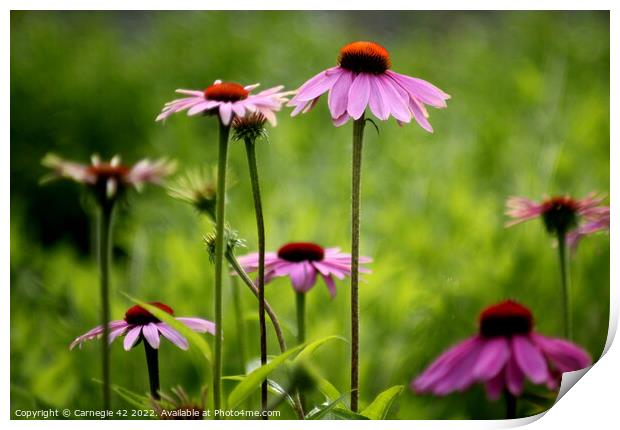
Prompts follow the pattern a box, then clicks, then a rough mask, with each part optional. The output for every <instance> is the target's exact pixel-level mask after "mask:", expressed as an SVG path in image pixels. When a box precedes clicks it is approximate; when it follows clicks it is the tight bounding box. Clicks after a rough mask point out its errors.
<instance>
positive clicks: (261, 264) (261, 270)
mask: <svg viewBox="0 0 620 430" xmlns="http://www.w3.org/2000/svg"><path fill="white" fill-rule="evenodd" d="M245 151H246V153H247V157H248V168H249V170H250V181H251V183H252V195H253V196H254V213H255V215H256V231H257V235H258V321H259V327H260V363H261V366H264V365H266V364H267V328H266V324H265V220H264V217H263V204H262V201H261V196H260V181H259V179H258V163H257V162H256V148H255V145H254V142H253V141H252V140H251V139H248V138H246V139H245ZM261 407H262V410H263V411H267V380H266V379H265V380H263V382H262V384H261ZM263 419H265V420H266V419H268V417H267V414H264V415H263Z"/></svg>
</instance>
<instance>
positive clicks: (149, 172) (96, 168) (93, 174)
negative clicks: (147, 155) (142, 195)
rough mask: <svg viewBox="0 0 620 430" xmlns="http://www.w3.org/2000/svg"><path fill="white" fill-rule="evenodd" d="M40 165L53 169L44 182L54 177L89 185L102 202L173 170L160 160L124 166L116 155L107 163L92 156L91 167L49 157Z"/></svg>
mask: <svg viewBox="0 0 620 430" xmlns="http://www.w3.org/2000/svg"><path fill="white" fill-rule="evenodd" d="M42 163H43V165H44V166H46V167H49V168H51V169H52V170H53V173H52V174H51V175H50V176H48V177H46V178H44V180H49V179H53V178H57V177H62V178H68V179H72V180H74V181H76V182H80V183H82V184H86V185H88V186H89V187H90V188H92V189H93V190H94V191H95V192H96V193H97V195H98V196H100V198H103V199H113V198H115V197H116V196H117V195H118V193H119V192H120V191H123V190H124V189H125V188H127V187H129V186H133V187H135V188H136V189H138V190H141V189H142V187H143V186H144V184H146V183H153V184H160V183H161V182H162V180H163V179H164V178H165V177H166V176H167V175H169V174H171V173H172V172H173V171H174V169H175V164H174V163H171V162H169V161H167V160H163V159H162V160H157V161H150V160H148V159H143V160H140V161H139V162H137V163H136V164H134V165H133V166H127V165H124V164H122V163H121V158H120V157H119V156H118V155H117V156H115V157H113V158H112V159H111V160H110V161H109V162H104V161H101V159H100V158H99V156H97V155H93V157H92V159H91V164H90V165H86V164H80V163H75V162H72V161H67V160H63V159H62V158H60V157H58V156H56V155H53V154H48V155H46V156H45V158H43V161H42Z"/></svg>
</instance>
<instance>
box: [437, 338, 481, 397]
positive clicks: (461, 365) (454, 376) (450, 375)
mask: <svg viewBox="0 0 620 430" xmlns="http://www.w3.org/2000/svg"><path fill="white" fill-rule="evenodd" d="M483 346H484V341H480V342H478V343H477V344H476V345H475V347H474V348H472V350H471V351H470V352H469V353H468V354H467V355H465V356H463V357H462V358H461V359H460V360H459V361H457V362H456V363H455V364H454V365H453V366H452V367H451V368H450V369H448V371H447V372H446V374H445V375H444V376H443V377H442V378H441V379H440V380H439V381H438V382H437V383H436V384H435V388H434V389H433V394H435V395H437V396H444V395H446V394H449V393H451V392H453V391H463V390H465V389H467V388H469V386H470V385H471V384H473V383H474V382H476V377H475V375H474V373H473V371H472V370H473V367H474V365H475V364H476V362H477V361H478V358H479V357H480V353H481V351H482V347H483Z"/></svg>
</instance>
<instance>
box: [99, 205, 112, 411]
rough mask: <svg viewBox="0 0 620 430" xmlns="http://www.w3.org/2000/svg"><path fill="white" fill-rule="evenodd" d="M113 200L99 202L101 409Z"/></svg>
mask: <svg viewBox="0 0 620 430" xmlns="http://www.w3.org/2000/svg"><path fill="white" fill-rule="evenodd" d="M113 212H114V201H111V200H106V201H104V202H103V203H102V204H101V213H100V216H99V280H100V284H101V326H102V327H103V332H102V336H101V365H102V380H103V409H104V410H106V411H108V410H110V408H111V395H110V348H109V345H108V337H109V334H110V327H109V325H108V324H109V323H110V261H111V260H112V240H111V236H112V233H111V232H112V217H113Z"/></svg>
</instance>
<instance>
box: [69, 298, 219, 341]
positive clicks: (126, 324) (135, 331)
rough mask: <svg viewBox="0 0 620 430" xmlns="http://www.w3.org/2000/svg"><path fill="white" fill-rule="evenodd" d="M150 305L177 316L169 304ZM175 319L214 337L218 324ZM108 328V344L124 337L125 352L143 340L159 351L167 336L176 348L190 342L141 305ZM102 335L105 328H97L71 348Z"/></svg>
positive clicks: (185, 318)
mask: <svg viewBox="0 0 620 430" xmlns="http://www.w3.org/2000/svg"><path fill="white" fill-rule="evenodd" d="M149 304H151V305H153V306H155V307H157V308H159V309H161V310H162V311H165V312H166V313H168V314H170V315H174V311H173V310H172V308H171V307H170V306H168V305H165V304H163V303H160V302H152V303H149ZM176 320H178V321H180V322H182V323H183V324H185V325H186V326H188V327H189V328H191V329H192V330H194V331H195V332H197V333H211V334H215V324H214V323H212V322H211V321H207V320H205V319H202V318H193V317H192V318H187V317H177V318H176ZM109 327H110V335H109V336H108V342H109V343H112V342H113V341H114V339H116V338H117V337H119V336H125V340H124V341H123V347H124V348H125V351H129V350H130V349H131V348H133V347H134V346H135V345H136V344H138V343H139V342H140V341H141V340H145V341H146V342H148V344H149V345H150V346H151V347H152V348H153V349H158V348H159V344H160V336H163V337H165V338H166V339H168V340H169V341H170V342H172V343H173V344H174V345H176V346H178V347H179V348H181V349H183V350H186V349H188V348H189V343H188V342H187V339H186V338H185V337H184V336H183V335H181V334H180V333H179V332H178V331H176V330H175V329H173V328H172V327H170V326H169V325H168V324H166V323H165V322H162V321H160V320H159V319H157V318H156V317H155V316H154V315H153V314H151V313H150V312H149V311H147V310H146V309H144V308H142V307H140V306H139V305H135V306H132V307H131V308H129V309H128V310H127V312H126V313H125V318H124V319H122V320H117V321H110V323H109ZM102 333H103V327H102V326H97V327H95V328H94V329H92V330H90V331H88V332H87V333H85V334H83V335H82V336H79V337H78V338H76V339H75V340H74V341H73V342H71V345H70V346H69V349H73V348H75V347H76V346H79V347H81V346H82V344H83V343H84V342H86V341H88V340H93V339H95V338H99V337H101V334H102Z"/></svg>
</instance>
